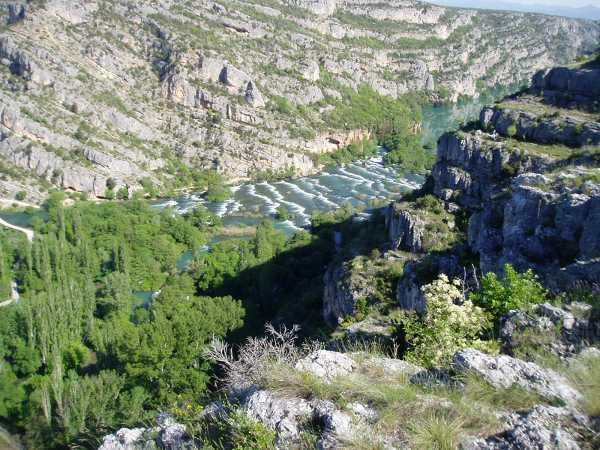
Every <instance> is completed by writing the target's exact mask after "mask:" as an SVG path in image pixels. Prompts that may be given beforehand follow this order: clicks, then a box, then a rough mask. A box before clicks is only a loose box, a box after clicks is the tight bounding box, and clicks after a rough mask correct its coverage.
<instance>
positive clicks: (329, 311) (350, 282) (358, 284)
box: [323, 263, 374, 326]
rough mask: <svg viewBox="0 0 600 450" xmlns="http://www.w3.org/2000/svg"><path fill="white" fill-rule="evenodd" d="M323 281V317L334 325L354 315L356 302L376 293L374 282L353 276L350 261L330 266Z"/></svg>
mask: <svg viewBox="0 0 600 450" xmlns="http://www.w3.org/2000/svg"><path fill="white" fill-rule="evenodd" d="M323 281H324V285H325V287H324V292H323V318H324V319H325V321H326V322H327V323H329V324H331V325H332V326H336V325H338V324H339V323H340V322H341V321H342V320H343V319H344V318H345V317H346V316H350V315H353V314H354V313H355V308H356V303H357V302H358V301H359V300H360V299H364V298H368V297H370V296H372V295H373V293H374V286H373V285H372V283H368V282H363V281H365V280H362V279H360V278H359V277H354V278H353V277H352V276H351V267H350V265H349V264H348V263H346V264H343V265H335V264H333V265H331V266H329V267H328V268H327V270H326V271H325V275H324V277H323Z"/></svg>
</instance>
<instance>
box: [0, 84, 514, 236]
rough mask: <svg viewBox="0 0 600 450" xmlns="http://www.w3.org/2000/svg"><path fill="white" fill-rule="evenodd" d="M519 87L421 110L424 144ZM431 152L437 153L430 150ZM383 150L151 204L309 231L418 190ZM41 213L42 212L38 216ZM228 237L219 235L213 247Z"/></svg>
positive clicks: (22, 217)
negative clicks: (286, 176) (219, 192)
mask: <svg viewBox="0 0 600 450" xmlns="http://www.w3.org/2000/svg"><path fill="white" fill-rule="evenodd" d="M515 90H516V88H514V87H513V88H512V89H511V88H504V89H496V90H494V91H492V92H490V93H488V94H487V95H484V96H482V97H480V98H478V99H471V100H469V101H467V102H463V103H458V104H455V105H446V106H437V107H435V106H431V107H426V108H424V110H423V143H424V144H425V145H426V146H428V147H429V148H431V149H433V148H435V143H436V142H437V140H438V138H439V137H440V136H441V135H442V134H443V133H445V132H446V131H449V130H453V129H456V128H457V127H459V126H460V125H461V124H462V123H465V122H468V121H470V120H474V119H476V118H477V117H478V114H479V111H480V109H481V108H482V106H484V105H486V104H490V103H493V102H494V101H495V100H497V99H500V98H502V97H504V96H505V95H506V94H507V93H508V92H511V91H515ZM432 151H433V150H432ZM384 153H385V152H384V150H383V149H380V150H379V153H378V154H377V155H376V156H375V157H373V158H370V159H368V160H365V161H357V162H354V163H350V164H346V165H344V166H340V167H332V168H328V169H326V170H324V171H323V172H321V173H320V174H318V175H314V176H310V177H302V178H297V179H293V180H292V179H290V180H281V181H273V182H266V181H263V182H250V183H245V184H242V185H239V186H233V187H232V196H231V198H230V199H229V200H227V201H225V202H208V201H206V200H205V199H204V198H202V197H201V196H200V195H199V194H198V193H188V194H185V195H182V196H180V197H177V198H170V199H163V200H160V201H158V202H156V203H154V204H153V207H155V208H157V209H164V208H172V210H173V211H174V212H176V213H179V214H184V213H186V212H188V211H191V210H192V209H193V208H195V207H197V206H198V205H204V206H206V207H207V208H208V209H209V210H210V211H212V212H214V213H215V214H217V215H219V216H220V217H221V218H222V219H223V222H224V224H225V226H229V227H232V226H233V227H238V228H239V227H243V226H254V225H257V224H258V223H260V221H261V220H263V219H265V218H272V219H275V218H276V217H277V210H278V208H279V207H285V209H286V210H287V211H288V212H289V214H290V218H289V220H277V221H276V227H277V228H278V229H280V230H282V231H284V232H285V233H286V234H287V235H291V234H293V233H294V232H296V231H298V230H300V229H302V228H304V227H307V226H308V225H309V224H310V217H311V215H312V214H314V213H316V212H325V211H331V210H334V209H336V208H339V207H340V206H342V205H343V204H345V203H350V204H352V205H353V206H355V207H357V208H360V209H367V210H368V209H369V208H370V207H372V206H374V205H377V204H382V203H383V202H385V201H389V200H393V199H394V198H398V197H400V196H401V195H402V194H403V193H406V192H408V191H410V190H413V189H416V188H418V187H419V186H420V185H421V184H422V183H423V181H424V177H423V176H422V175H418V174H411V173H406V172H404V171H402V169H401V168H399V167H386V166H385V165H384V164H383V155H384ZM37 214H38V215H39V214H43V212H41V211H40V212H38V213H37ZM0 217H1V218H3V219H4V220H6V221H8V222H10V223H11V224H14V225H18V226H28V225H30V222H31V218H32V214H31V213H29V212H17V213H15V212H0ZM225 238H227V236H216V237H215V238H214V240H213V241H212V243H214V242H217V241H219V240H222V239H225Z"/></svg>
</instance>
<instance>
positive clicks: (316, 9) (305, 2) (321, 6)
mask: <svg viewBox="0 0 600 450" xmlns="http://www.w3.org/2000/svg"><path fill="white" fill-rule="evenodd" d="M286 1H287V2H288V3H291V4H293V5H295V6H299V7H301V8H306V9H308V10H309V11H310V12H312V13H313V14H316V15H318V16H330V15H332V14H333V13H334V12H335V9H336V8H337V4H338V0H286Z"/></svg>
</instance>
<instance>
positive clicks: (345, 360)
mask: <svg viewBox="0 0 600 450" xmlns="http://www.w3.org/2000/svg"><path fill="white" fill-rule="evenodd" d="M356 367H357V364H356V362H355V361H354V360H353V359H352V358H350V357H348V356H346V355H344V354H343V353H338V352H332V351H329V350H317V351H315V352H313V353H311V354H310V355H308V356H307V357H305V358H303V359H301V360H300V361H298V362H297V363H296V370H299V371H303V372H308V373H310V374H312V375H314V376H316V377H318V378H322V379H324V380H325V381H327V382H331V381H332V380H333V379H334V378H336V377H341V376H345V375H348V374H350V373H352V371H353V370H354V369H356Z"/></svg>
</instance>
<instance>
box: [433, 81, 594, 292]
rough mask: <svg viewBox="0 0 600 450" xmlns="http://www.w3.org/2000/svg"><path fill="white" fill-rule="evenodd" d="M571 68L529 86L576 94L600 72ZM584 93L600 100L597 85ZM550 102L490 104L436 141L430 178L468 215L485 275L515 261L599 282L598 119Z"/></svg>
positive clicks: (547, 273)
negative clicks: (471, 122) (473, 121)
mask: <svg viewBox="0 0 600 450" xmlns="http://www.w3.org/2000/svg"><path fill="white" fill-rule="evenodd" d="M565 70H566V69H565ZM565 70H562V69H561V70H556V71H550V72H548V74H547V75H545V76H544V77H542V80H541V81H540V79H538V78H539V76H536V80H534V88H533V89H532V91H535V89H536V86H537V88H540V86H548V87H549V88H552V89H554V90H555V91H554V92H559V90H560V92H563V93H564V94H565V95H567V94H568V95H575V94H577V93H581V92H582V91H583V90H586V89H587V87H588V84H589V83H590V80H595V79H596V78H595V77H596V76H597V75H594V72H595V71H594V70H588V69H579V70H570V69H569V70H566V71H565ZM544 80H545V81H544ZM565 80H571V81H569V83H571V82H572V83H573V86H571V84H569V83H567V84H568V86H567V85H566V84H565V83H566V81H565ZM540 93H541V91H540ZM585 95H586V96H587V97H586V98H588V100H590V101H591V99H595V100H594V101H599V100H600V96H598V94H597V89H596V88H595V87H594V88H590V89H587V90H586V94H585ZM548 102H549V101H548V99H546V98H545V97H543V98H542V97H536V96H535V95H532V94H531V93H522V94H520V95H518V96H514V97H511V98H509V99H507V100H505V101H503V102H502V103H500V104H499V105H497V106H495V107H493V108H484V109H483V111H482V112H481V115H480V123H479V124H474V125H472V126H471V128H467V129H465V130H462V131H460V132H456V133H449V134H446V135H444V136H443V137H442V138H441V139H440V141H439V144H438V160H437V163H436V165H435V166H434V168H433V170H432V178H433V184H434V193H435V194H436V195H437V196H438V197H440V198H441V199H443V200H445V201H447V202H456V203H457V204H459V205H460V206H462V207H463V208H464V209H465V210H466V211H467V212H468V213H469V214H471V217H470V220H469V229H468V240H469V245H470V247H471V249H472V250H473V251H474V252H475V253H477V254H479V258H480V267H481V270H482V272H484V273H486V272H489V271H493V272H497V273H501V271H502V268H503V266H504V265H505V264H507V263H509V264H512V265H513V266H515V267H517V269H519V270H526V269H528V268H532V269H534V271H536V272H537V273H538V274H539V275H540V276H541V277H542V279H543V280H544V282H545V283H546V285H547V286H549V287H550V288H553V289H565V288H567V287H568V286H570V285H572V284H573V283H574V282H576V281H577V280H582V279H583V280H587V281H588V282H593V281H594V280H595V279H596V277H597V274H598V273H599V272H598V271H599V270H600V262H599V260H598V258H599V257H600V244H599V242H598V233H597V231H593V230H598V229H599V228H598V227H600V222H599V221H598V220H599V217H600V212H599V211H598V208H600V206H599V204H600V184H599V183H598V181H597V176H596V175H594V174H596V173H597V170H598V163H597V158H596V159H595V157H594V156H592V155H587V156H586V154H585V152H586V151H588V152H592V154H593V152H594V151H595V150H594V149H595V148H597V145H598V144H599V143H600V134H599V133H600V123H599V122H598V118H597V116H594V115H593V114H590V113H589V112H587V111H584V110H582V109H581V108H580V109H574V110H564V109H560V108H556V107H555V106H551V105H549V104H548ZM577 105H579V103H577ZM577 105H571V106H577ZM477 126H480V127H481V128H483V129H473V127H477ZM507 137H508V138H507ZM564 144H566V145H568V146H561V145H564ZM569 146H571V147H569ZM578 148H581V150H578ZM577 152H580V153H577Z"/></svg>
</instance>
